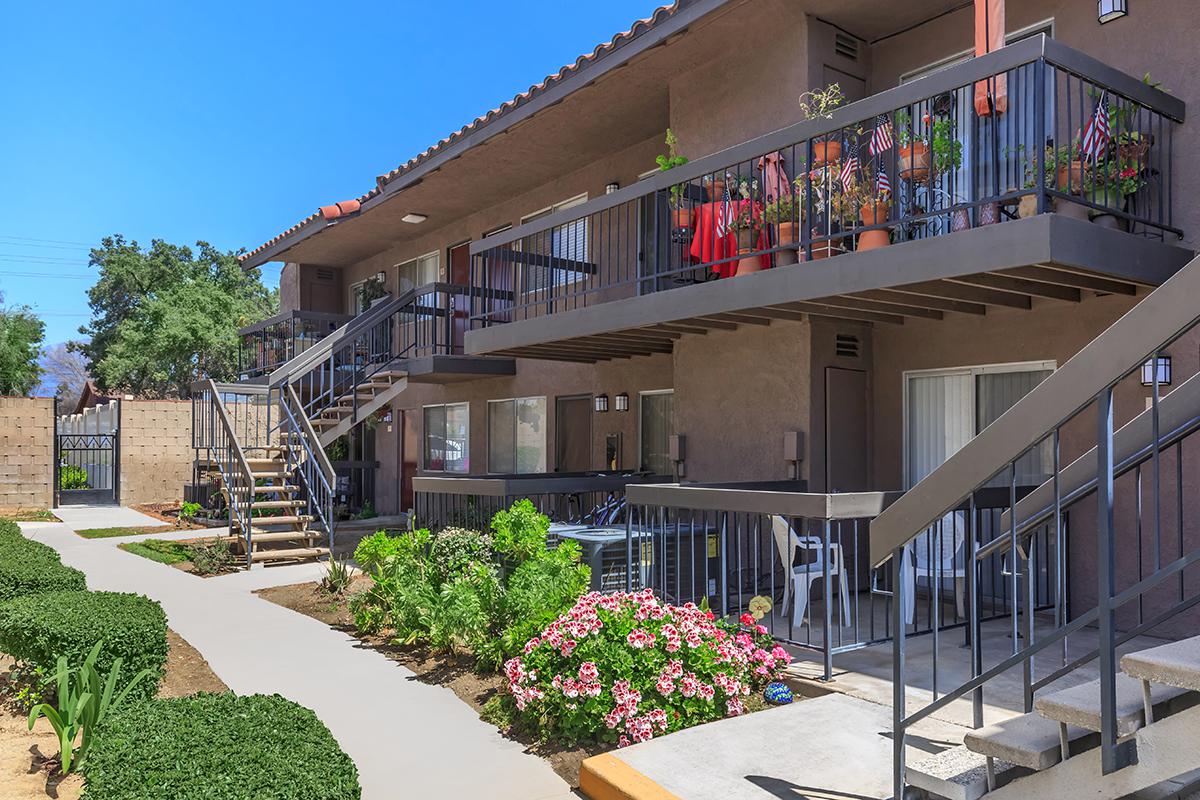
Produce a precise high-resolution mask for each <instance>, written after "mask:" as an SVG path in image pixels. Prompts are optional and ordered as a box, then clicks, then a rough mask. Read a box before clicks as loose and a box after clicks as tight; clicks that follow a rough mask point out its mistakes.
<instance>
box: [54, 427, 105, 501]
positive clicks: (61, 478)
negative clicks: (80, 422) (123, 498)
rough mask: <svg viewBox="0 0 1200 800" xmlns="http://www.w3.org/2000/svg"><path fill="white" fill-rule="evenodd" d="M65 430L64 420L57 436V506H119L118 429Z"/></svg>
mask: <svg viewBox="0 0 1200 800" xmlns="http://www.w3.org/2000/svg"><path fill="white" fill-rule="evenodd" d="M119 418H120V417H119V412H118V415H117V419H119ZM63 427H64V426H63V423H62V422H61V420H60V422H59V427H58V429H57V430H56V431H55V434H54V505H55V506H61V505H99V504H105V503H116V502H117V500H118V494H117V487H118V486H119V485H120V480H121V472H120V463H121V458H120V436H119V435H118V431H117V429H116V428H114V429H113V430H111V431H109V432H106V433H87V432H69V431H67V432H64V431H63Z"/></svg>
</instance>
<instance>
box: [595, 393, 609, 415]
mask: <svg viewBox="0 0 1200 800" xmlns="http://www.w3.org/2000/svg"><path fill="white" fill-rule="evenodd" d="M607 412H608V395H606V394H598V395H596V413H597V414H604V413H607Z"/></svg>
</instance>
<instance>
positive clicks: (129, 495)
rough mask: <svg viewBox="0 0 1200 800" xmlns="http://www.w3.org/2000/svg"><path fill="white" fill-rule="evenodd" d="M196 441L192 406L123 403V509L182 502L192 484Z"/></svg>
mask: <svg viewBox="0 0 1200 800" xmlns="http://www.w3.org/2000/svg"><path fill="white" fill-rule="evenodd" d="M191 437H192V404H191V402H190V401H187V400H123V401H121V427H120V440H121V477H120V481H121V487H120V493H121V494H120V500H121V504H122V505H135V504H138V503H165V502H170V501H178V500H180V499H182V497H183V486H184V484H186V483H190V482H191V480H192V458H193V451H192V438H191Z"/></svg>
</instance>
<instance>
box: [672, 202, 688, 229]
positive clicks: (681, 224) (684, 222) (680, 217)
mask: <svg viewBox="0 0 1200 800" xmlns="http://www.w3.org/2000/svg"><path fill="white" fill-rule="evenodd" d="M671 226H672V227H674V228H690V227H692V210H691V209H690V208H687V207H682V208H672V209H671Z"/></svg>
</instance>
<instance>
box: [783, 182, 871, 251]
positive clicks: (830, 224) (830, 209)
mask: <svg viewBox="0 0 1200 800" xmlns="http://www.w3.org/2000/svg"><path fill="white" fill-rule="evenodd" d="M794 183H795V186H796V190H797V202H798V203H800V204H801V207H802V208H807V204H808V202H809V201H808V199H807V197H808V196H807V194H806V193H807V192H808V191H809V187H811V191H812V192H813V197H812V207H813V220H812V222H813V227H812V229H811V230H810V231H809V232H810V234H811V235H812V237H813V238H814V239H818V238H820V239H821V241H818V242H814V243H813V245H812V257H813V259H814V260H815V259H818V258H827V257H829V256H832V255H837V254H838V253H844V252H845V251H846V248H845V247H844V243H845V240H846V238H847V237H848V236H849V234H846V235H843V236H838V235H837V234H839V233H841V232H842V231H843V230H846V228H848V227H850V225H851V224H852V222H853V220H854V219H856V218H857V213H858V212H857V208H856V207H855V206H854V204H853V203H852V202H851V201H850V199H849V198H847V197H846V193H845V191H844V187H843V186H842V182H841V180H840V179H839V178H838V170H837V168H836V166H835V165H829V166H822V167H817V168H815V169H812V170H810V171H808V172H806V173H804V174H803V175H801V176H799V177H797V178H796V180H795V181H794Z"/></svg>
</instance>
